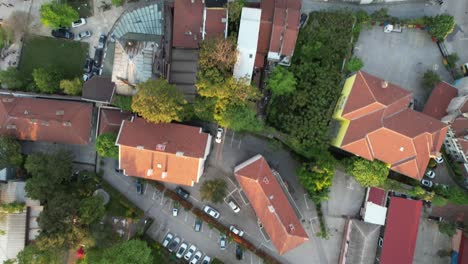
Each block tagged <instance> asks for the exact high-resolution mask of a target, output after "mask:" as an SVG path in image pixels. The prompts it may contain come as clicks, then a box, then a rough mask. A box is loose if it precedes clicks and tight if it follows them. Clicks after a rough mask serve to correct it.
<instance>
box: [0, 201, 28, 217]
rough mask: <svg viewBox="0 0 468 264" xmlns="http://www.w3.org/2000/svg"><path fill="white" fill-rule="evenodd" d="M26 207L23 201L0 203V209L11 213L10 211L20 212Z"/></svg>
mask: <svg viewBox="0 0 468 264" xmlns="http://www.w3.org/2000/svg"><path fill="white" fill-rule="evenodd" d="M25 209H26V205H25V203H20V202H11V203H5V204H2V205H0V210H1V211H3V212H5V213H8V214H12V213H21V212H23V211H24V210H25Z"/></svg>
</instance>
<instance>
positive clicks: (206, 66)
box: [198, 37, 237, 84]
mask: <svg viewBox="0 0 468 264" xmlns="http://www.w3.org/2000/svg"><path fill="white" fill-rule="evenodd" d="M236 61H237V48H236V40H235V39H234V38H227V39H224V38H222V37H217V38H211V39H207V40H205V41H203V42H202V43H201V46H200V51H199V59H198V66H199V69H200V72H199V79H206V80H208V81H209V82H210V83H212V84H218V83H221V82H223V81H224V80H225V79H226V78H228V77H231V76H232V71H233V69H234V64H235V63H236Z"/></svg>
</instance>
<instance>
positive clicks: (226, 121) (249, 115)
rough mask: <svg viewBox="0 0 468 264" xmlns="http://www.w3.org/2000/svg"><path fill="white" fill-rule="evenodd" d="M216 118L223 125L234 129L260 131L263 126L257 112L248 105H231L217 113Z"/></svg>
mask: <svg viewBox="0 0 468 264" xmlns="http://www.w3.org/2000/svg"><path fill="white" fill-rule="evenodd" d="M215 120H216V121H217V122H218V124H219V125H220V126H222V127H227V128H230V129H232V130H234V131H252V132H254V131H260V130H261V129H262V128H263V124H262V122H261V120H259V119H258V118H257V113H256V112H255V110H253V109H252V108H250V107H248V106H246V105H229V106H228V107H227V109H226V110H225V111H223V112H221V113H219V114H216V115H215Z"/></svg>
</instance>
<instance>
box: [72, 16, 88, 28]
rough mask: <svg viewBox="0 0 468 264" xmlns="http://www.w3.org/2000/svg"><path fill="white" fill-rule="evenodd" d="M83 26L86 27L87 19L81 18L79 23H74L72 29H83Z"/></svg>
mask: <svg viewBox="0 0 468 264" xmlns="http://www.w3.org/2000/svg"><path fill="white" fill-rule="evenodd" d="M83 25H86V19H84V18H80V19H78V20H77V21H75V22H72V28H76V27H81V26H83Z"/></svg>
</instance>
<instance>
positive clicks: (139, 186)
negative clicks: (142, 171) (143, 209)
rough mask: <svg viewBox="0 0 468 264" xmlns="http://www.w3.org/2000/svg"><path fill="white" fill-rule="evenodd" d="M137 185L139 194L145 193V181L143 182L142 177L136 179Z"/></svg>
mask: <svg viewBox="0 0 468 264" xmlns="http://www.w3.org/2000/svg"><path fill="white" fill-rule="evenodd" d="M135 187H136V191H137V193H138V194H143V192H144V190H143V189H144V188H143V183H142V182H141V180H140V179H136V180H135Z"/></svg>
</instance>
